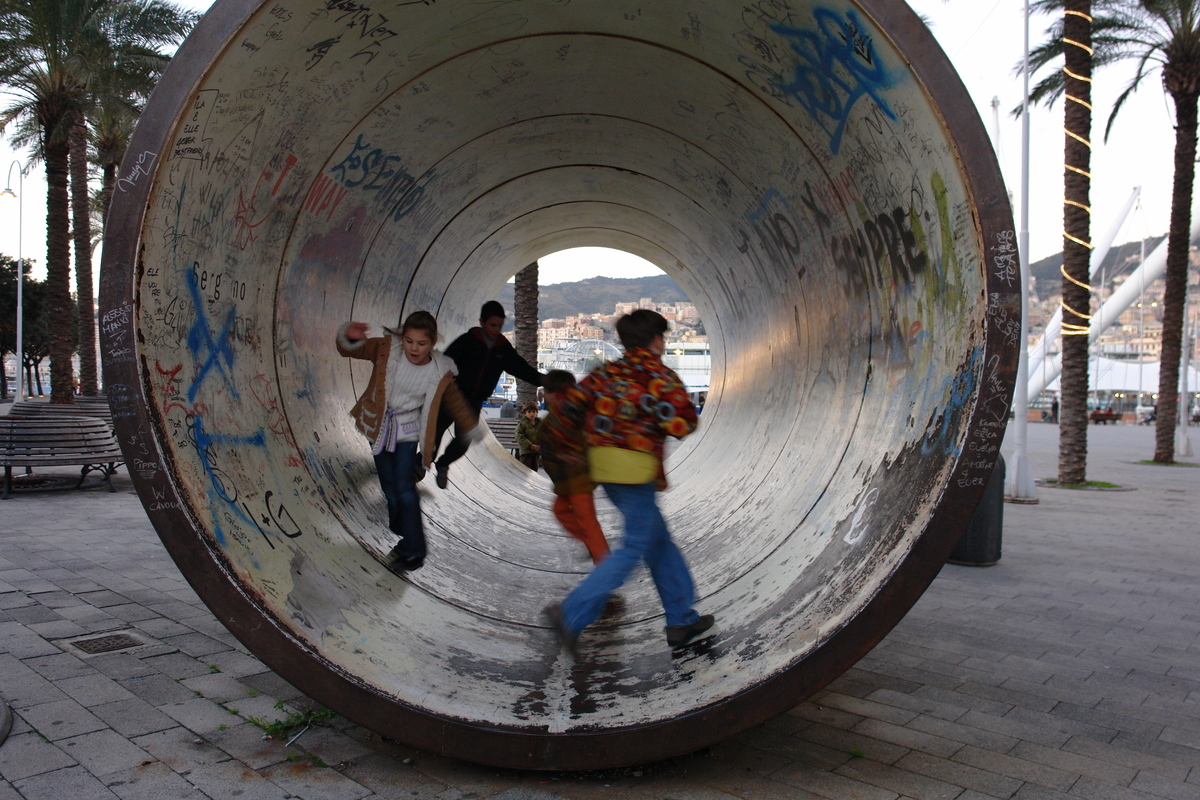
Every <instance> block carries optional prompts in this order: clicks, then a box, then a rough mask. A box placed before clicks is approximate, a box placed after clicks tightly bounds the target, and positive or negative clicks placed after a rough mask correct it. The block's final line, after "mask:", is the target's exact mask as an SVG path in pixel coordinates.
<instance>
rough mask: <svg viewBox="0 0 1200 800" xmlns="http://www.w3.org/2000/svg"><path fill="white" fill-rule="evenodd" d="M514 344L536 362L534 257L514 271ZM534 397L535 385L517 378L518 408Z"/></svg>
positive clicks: (536, 290)
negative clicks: (525, 265)
mask: <svg viewBox="0 0 1200 800" xmlns="http://www.w3.org/2000/svg"><path fill="white" fill-rule="evenodd" d="M513 319H514V323H513V324H514V326H515V330H514V331H513V339H514V340H515V341H514V342H513V347H515V348H516V349H517V353H518V354H519V355H520V356H521V358H523V359H525V360H526V361H527V362H529V363H530V364H537V328H538V263H537V262H536V261H535V262H533V263H532V264H530V265H529V266H527V267H525V268H524V269H523V270H521V271H520V272H518V273H517V279H516V281H514V283H513ZM536 399H537V387H535V386H534V385H533V384H530V383H526V382H525V381H521V380H518V381H517V408H522V407H523V406H524V405H525V404H526V403H527V402H529V401H530V400H536Z"/></svg>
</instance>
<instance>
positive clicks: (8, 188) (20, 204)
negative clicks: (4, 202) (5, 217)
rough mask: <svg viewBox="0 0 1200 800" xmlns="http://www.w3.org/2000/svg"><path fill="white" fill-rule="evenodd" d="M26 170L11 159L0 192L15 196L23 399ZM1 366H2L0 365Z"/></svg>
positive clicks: (22, 396)
mask: <svg viewBox="0 0 1200 800" xmlns="http://www.w3.org/2000/svg"><path fill="white" fill-rule="evenodd" d="M13 167H17V191H16V192H14V191H13V190H12V171H13ZM27 170H28V167H26V166H25V165H24V164H22V163H21V162H20V161H13V162H12V163H11V164H9V165H8V180H7V182H6V185H5V187H4V191H3V192H0V197H15V198H17V399H18V400H24V399H25V383H24V380H25V378H24V375H25V348H24V347H23V345H24V341H23V334H24V325H25V303H24V294H25V292H24V285H25V257H24V252H23V250H22V248H21V234H22V233H23V232H24V227H25V225H24V223H25V220H24V208H25V199H24V197H23V195H24V193H25V172H26V171H27ZM0 368H2V367H0Z"/></svg>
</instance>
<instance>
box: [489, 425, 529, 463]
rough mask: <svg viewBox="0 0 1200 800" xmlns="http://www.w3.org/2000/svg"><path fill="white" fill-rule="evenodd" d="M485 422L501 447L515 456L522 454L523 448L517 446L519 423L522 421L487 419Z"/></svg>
mask: <svg viewBox="0 0 1200 800" xmlns="http://www.w3.org/2000/svg"><path fill="white" fill-rule="evenodd" d="M484 420H485V421H486V422H487V426H488V428H489V429H490V430H491V432H492V435H493V436H495V437H496V440H497V441H498V442H500V446H501V447H503V448H504V449H505V450H507V451H508V452H510V453H512V454H513V455H514V456H515V455H517V453H518V452H520V450H521V448H520V447H519V446H518V445H517V423H518V422H520V421H521V420H519V419H508V418H504V417H485V418H484Z"/></svg>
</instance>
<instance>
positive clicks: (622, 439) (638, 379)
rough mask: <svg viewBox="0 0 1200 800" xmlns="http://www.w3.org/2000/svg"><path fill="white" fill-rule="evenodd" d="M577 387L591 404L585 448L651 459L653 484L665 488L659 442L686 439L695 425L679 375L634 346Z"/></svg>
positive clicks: (656, 355) (654, 354)
mask: <svg viewBox="0 0 1200 800" xmlns="http://www.w3.org/2000/svg"><path fill="white" fill-rule="evenodd" d="M580 388H581V389H582V390H583V391H584V393H585V394H587V395H588V397H589V398H590V401H591V402H590V404H589V409H588V415H587V425H586V430H587V443H588V446H589V447H597V448H600V447H611V448H616V449H619V450H631V451H633V452H635V453H645V454H649V455H652V456H653V457H654V458H655V460H656V461H657V462H658V478H657V479H656V481H655V483H656V486H657V488H658V489H659V490H660V491H661V490H663V489H665V488H666V486H667V481H666V476H665V474H664V473H663V469H662V460H663V443H664V441H665V440H666V438H667V436H674V437H675V438H677V439H682V438H683V437H685V436H687V435H688V434H689V433H691V432H692V431H694V430H696V425H697V423H698V421H699V417H698V416H697V415H696V407H695V406H694V405H692V401H691V398H689V397H688V394H687V388H686V387H685V386H684V385H683V382H682V381H680V380H679V376H678V375H676V374H675V372H674V371H673V370H671V369H670V368H668V367H666V366H665V365H664V364H663V363H662V360H661V358H660V357H659V356H658V354H656V353H655V352H653V351H652V350H649V349H647V348H643V347H635V348H632V349H630V350H628V351H626V353H625V356H624V357H623V358H621V359H620V360H618V361H610V362H608V363H607V364H603V365H601V366H599V367H597V368H596V369H595V370H593V371H592V373H591V374H590V375H588V376H587V377H586V378H584V379H583V382H582V383H580Z"/></svg>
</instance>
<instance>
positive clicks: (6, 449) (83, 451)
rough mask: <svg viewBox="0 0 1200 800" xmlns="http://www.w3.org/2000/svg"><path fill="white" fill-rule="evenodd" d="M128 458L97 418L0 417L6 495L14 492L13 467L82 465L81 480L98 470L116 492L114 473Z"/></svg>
mask: <svg viewBox="0 0 1200 800" xmlns="http://www.w3.org/2000/svg"><path fill="white" fill-rule="evenodd" d="M124 460H125V457H124V456H123V455H122V454H121V448H120V447H119V446H118V445H117V440H116V439H115V438H113V433H112V429H111V428H109V426H108V423H106V422H105V421H104V420H102V419H98V418H96V417H85V416H78V415H76V416H50V415H44V416H39V417H37V418H31V417H21V416H16V417H14V416H11V415H10V416H6V417H0V466H3V467H4V494H3V497H4V498H6V499H7V498H8V495H9V493H10V492H11V491H12V471H13V467H58V466H75V465H81V466H82V467H83V469H82V470H81V471H80V474H79V483H77V484H76V485H75V488H79V487H80V486H82V485H83V481H84V478H86V477H87V476H88V475H89V474H90V473H92V472H99V473H101V474H102V475H103V476H104V480H105V482H106V483H108V490H109V491H110V492H115V491H116V487H114V486H113V483H112V476H113V473H115V472H116V471H117V467H118V466H119V465H120V464H121V463H123V462H124Z"/></svg>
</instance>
